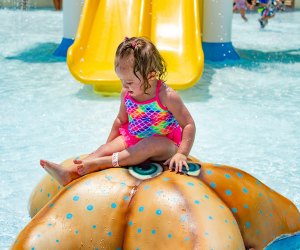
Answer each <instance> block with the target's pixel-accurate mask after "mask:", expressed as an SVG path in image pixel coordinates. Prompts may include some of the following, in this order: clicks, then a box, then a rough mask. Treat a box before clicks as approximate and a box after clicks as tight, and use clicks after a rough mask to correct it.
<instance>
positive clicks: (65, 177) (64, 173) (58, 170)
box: [40, 160, 80, 186]
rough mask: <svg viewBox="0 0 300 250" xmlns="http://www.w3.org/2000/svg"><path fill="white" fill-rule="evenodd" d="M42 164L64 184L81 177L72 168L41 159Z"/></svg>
mask: <svg viewBox="0 0 300 250" xmlns="http://www.w3.org/2000/svg"><path fill="white" fill-rule="evenodd" d="M40 165H41V166H42V167H43V168H44V169H45V170H46V171H47V172H48V173H49V174H50V175H51V176H53V177H54V178H55V179H56V180H57V181H58V182H59V183H60V184H61V185H63V186H65V185H67V184H69V183H70V182H71V181H72V180H74V179H76V178H78V177H80V176H79V175H78V174H76V173H73V172H72V171H71V170H69V169H66V168H64V167H62V166H61V165H59V164H56V163H53V162H50V161H46V160H40ZM76 175H77V176H76Z"/></svg>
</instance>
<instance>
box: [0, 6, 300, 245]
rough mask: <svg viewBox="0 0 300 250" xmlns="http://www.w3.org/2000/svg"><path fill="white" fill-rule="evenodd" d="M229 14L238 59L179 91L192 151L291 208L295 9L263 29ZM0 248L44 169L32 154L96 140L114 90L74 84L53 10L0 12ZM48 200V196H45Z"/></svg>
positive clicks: (210, 66)
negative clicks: (236, 171) (59, 52)
mask: <svg viewBox="0 0 300 250" xmlns="http://www.w3.org/2000/svg"><path fill="white" fill-rule="evenodd" d="M248 18H249V21H248V22H247V23H245V22H244V21H243V20H242V19H241V18H240V16H239V15H238V14H235V15H234V17H233V27H232V41H233V44H234V46H235V47H236V49H237V51H238V52H239V54H240V55H241V57H242V59H241V60H240V61H238V62H226V63H209V62H206V63H205V70H204V74H203V77H202V78H201V80H200V81H199V83H198V84H197V85H196V86H195V87H193V88H191V89H188V90H185V91H180V92H179V93H180V95H181V96H182V98H183V100H184V102H185V103H186V105H187V106H188V108H189V110H190V111H191V113H192V115H193V117H194V119H195V121H196V124H197V135H196V140H195V144H194V147H193V150H192V152H191V154H192V155H194V156H196V157H197V158H199V159H201V160H202V161H206V162H214V163H222V164H227V165H231V166H235V167H238V168H241V169H243V170H245V171H247V172H249V173H251V174H252V175H254V176H255V177H257V178H258V179H260V180H261V181H262V182H264V183H265V184H267V185H268V186H270V187H271V188H273V189H275V190H276V191H277V192H279V193H281V194H282V195H284V196H286V197H287V198H289V199H290V200H292V201H293V202H294V203H295V204H296V205H297V207H298V208H300V194H299V190H300V171H299V167H300V109H299V107H300V26H299V20H300V12H288V13H278V14H277V16H276V17H275V18H274V19H272V20H270V22H269V25H268V26H267V27H266V29H265V30H261V29H260V28H259V24H258V21H257V19H258V14H256V13H252V14H248ZM0 23H1V26H0V48H1V49H0V114H1V122H0V140H1V143H0V164H1V165H0V171H1V173H0V178H1V179H0V224H1V227H0V230H1V231H0V249H7V248H9V246H10V245H11V244H12V242H13V240H14V239H15V237H16V236H17V234H18V233H19V232H20V231H21V230H22V229H23V228H24V226H25V225H26V224H27V223H28V222H29V220H30V218H29V216H28V212H27V202H28V199H29V196H30V193H31V191H32V189H33V188H34V187H35V185H36V184H37V183H38V181H39V180H40V178H41V177H42V176H43V175H44V174H45V172H44V171H43V169H41V168H40V167H39V159H40V158H45V159H49V160H51V161H54V162H61V161H63V160H65V159H66V158H69V157H71V156H77V155H80V154H83V153H88V152H91V151H92V150H94V149H95V148H96V147H98V146H99V145H100V144H102V143H104V142H105V140H106V138H107V135H108V133H109V131H110V128H111V125H112V122H113V120H114V118H115V116H116V114H117V110H118V107H119V98H118V97H103V96H99V95H96V94H95V93H93V91H92V88H91V86H89V85H82V84H79V83H78V82H77V81H76V80H75V79H74V78H73V77H72V76H71V74H70V72H69V70H68V68H67V65H66V63H65V61H64V59H62V58H56V57H54V56H52V53H53V52H54V50H55V48H56V47H57V46H58V44H59V43H60V41H61V38H62V13H61V12H54V11H51V10H34V11H19V10H6V9H0ZM50 198H51V197H50Z"/></svg>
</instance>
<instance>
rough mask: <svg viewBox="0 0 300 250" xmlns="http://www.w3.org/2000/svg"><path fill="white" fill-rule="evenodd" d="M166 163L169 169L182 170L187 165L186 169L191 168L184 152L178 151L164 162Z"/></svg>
mask: <svg viewBox="0 0 300 250" xmlns="http://www.w3.org/2000/svg"><path fill="white" fill-rule="evenodd" d="M164 165H169V169H170V170H173V168H175V172H176V173H178V172H182V167H183V166H185V168H186V170H189V166H188V164H187V157H186V156H185V155H184V154H181V153H176V154H175V155H173V156H172V157H171V158H170V159H168V160H166V161H165V162H164Z"/></svg>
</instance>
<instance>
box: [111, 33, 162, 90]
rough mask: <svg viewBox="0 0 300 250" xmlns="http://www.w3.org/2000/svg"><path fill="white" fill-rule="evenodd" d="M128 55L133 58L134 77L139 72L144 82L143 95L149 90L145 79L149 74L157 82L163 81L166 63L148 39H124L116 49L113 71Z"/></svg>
mask: <svg viewBox="0 0 300 250" xmlns="http://www.w3.org/2000/svg"><path fill="white" fill-rule="evenodd" d="M130 55H133V57H134V65H133V73H134V75H135V76H136V77H137V78H139V77H138V76H137V72H139V73H140V74H141V75H142V78H143V80H144V93H146V90H147V89H149V88H150V84H149V82H148V78H147V77H148V76H149V73H151V72H154V73H155V75H156V77H157V78H158V79H159V80H162V81H165V77H166V74H167V69H166V62H165V60H164V59H163V57H162V56H161V55H160V53H159V51H158V50H157V48H156V47H155V45H154V44H153V43H152V42H151V41H150V40H149V39H147V38H145V37H131V38H127V37H126V38H125V40H124V41H123V42H122V43H120V45H119V46H118V48H117V51H116V57H115V69H116V68H117V67H118V66H119V63H120V59H123V58H126V57H128V56H130ZM139 79H140V78H139ZM140 80H141V79H140ZM146 94H147V93H146Z"/></svg>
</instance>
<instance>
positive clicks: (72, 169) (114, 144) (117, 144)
mask: <svg viewBox="0 0 300 250" xmlns="http://www.w3.org/2000/svg"><path fill="white" fill-rule="evenodd" d="M124 149H125V144H124V140H123V137H122V136H119V137H117V138H115V139H114V140H112V141H111V142H109V143H107V144H104V145H102V146H101V147H100V148H99V149H97V150H96V151H95V152H94V153H92V154H90V155H89V156H87V157H86V158H85V159H84V161H87V162H92V161H93V159H95V158H96V157H99V156H104V155H111V154H113V153H114V152H119V151H122V150H124ZM80 162H81V161H80ZM74 163H75V164H73V165H71V166H68V167H62V166H61V165H59V164H56V163H53V162H50V161H46V160H40V165H41V166H42V167H43V168H44V169H45V170H46V171H47V172H48V173H49V174H50V175H51V176H53V177H54V178H55V179H56V180H57V181H58V182H59V183H60V184H62V185H63V186H65V185H67V184H68V183H70V182H71V181H73V180H75V179H77V178H79V177H80V176H81V175H82V174H79V173H78V169H80V168H81V167H82V164H79V165H78V164H77V162H76V161H74ZM90 172H94V171H90ZM90 172H89V173H90Z"/></svg>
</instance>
